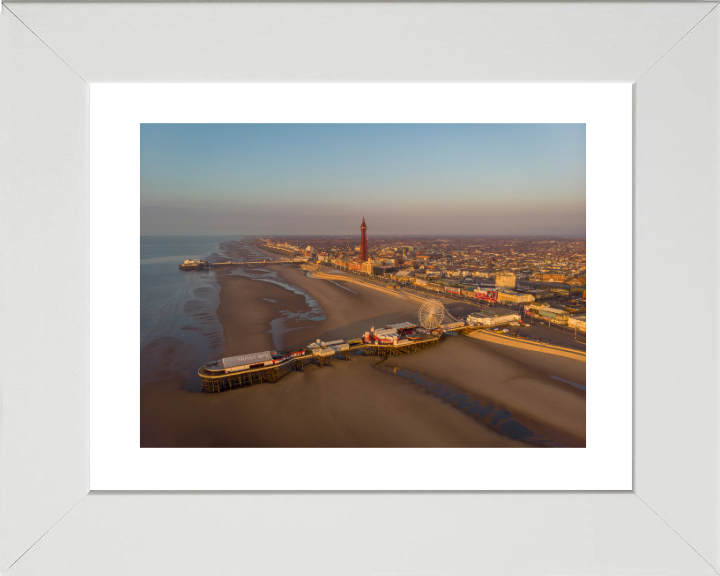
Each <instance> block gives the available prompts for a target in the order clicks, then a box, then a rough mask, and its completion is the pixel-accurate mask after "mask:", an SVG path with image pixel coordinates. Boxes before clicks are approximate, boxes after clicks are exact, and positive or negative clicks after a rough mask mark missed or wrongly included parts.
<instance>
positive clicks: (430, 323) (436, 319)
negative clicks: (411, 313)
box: [418, 300, 445, 330]
mask: <svg viewBox="0 0 720 576" xmlns="http://www.w3.org/2000/svg"><path fill="white" fill-rule="evenodd" d="M418 316H419V319H420V326H422V327H423V328H425V329H427V330H434V329H435V328H439V327H440V325H441V324H442V321H443V318H445V306H443V305H442V302H440V301H438V300H428V301H427V302H424V303H423V305H422V306H420V314H418Z"/></svg>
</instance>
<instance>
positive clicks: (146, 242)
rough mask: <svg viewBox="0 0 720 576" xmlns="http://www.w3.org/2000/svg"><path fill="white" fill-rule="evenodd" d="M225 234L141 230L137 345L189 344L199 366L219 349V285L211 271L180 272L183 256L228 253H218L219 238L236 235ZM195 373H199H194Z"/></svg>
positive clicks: (215, 256)
mask: <svg viewBox="0 0 720 576" xmlns="http://www.w3.org/2000/svg"><path fill="white" fill-rule="evenodd" d="M240 238H241V237H240V236H237V237H228V236H141V237H140V346H141V348H143V347H145V346H147V345H148V344H151V343H153V342H156V341H158V340H159V339H162V338H175V339H177V340H180V341H181V342H183V343H185V344H188V345H189V346H191V347H192V350H193V351H194V355H195V357H194V358H188V364H190V365H193V366H199V365H202V364H204V363H205V362H206V361H207V360H208V359H212V358H215V357H217V356H219V355H220V354H221V353H222V349H223V335H222V326H221V325H220V323H219V322H218V321H217V318H216V316H215V311H216V310H217V305H218V302H219V299H218V294H219V291H220V290H219V287H218V285H217V282H216V281H215V273H214V272H212V271H210V270H208V271H197V272H182V271H181V270H179V269H178V265H179V264H180V262H182V261H183V260H184V259H186V258H190V259H195V258H203V259H227V258H226V257H224V255H222V254H219V253H218V243H219V242H223V241H226V240H234V239H235V240H236V239H240ZM195 376H197V375H195Z"/></svg>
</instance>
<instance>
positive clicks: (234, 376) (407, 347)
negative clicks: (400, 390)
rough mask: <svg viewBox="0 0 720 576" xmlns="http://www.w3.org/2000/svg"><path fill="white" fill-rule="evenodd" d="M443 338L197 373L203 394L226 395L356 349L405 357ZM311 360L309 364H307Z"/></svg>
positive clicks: (328, 361)
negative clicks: (261, 366) (225, 372)
mask: <svg viewBox="0 0 720 576" xmlns="http://www.w3.org/2000/svg"><path fill="white" fill-rule="evenodd" d="M440 339H441V336H433V337H430V338H426V339H423V340H419V341H417V342H410V343H408V344H401V345H398V346H395V345H392V344H361V345H360V346H354V347H353V348H352V349H350V350H343V351H340V352H336V353H334V354H332V355H327V356H317V355H313V354H312V353H309V354H306V355H304V356H296V357H295V358H293V359H292V360H289V361H287V362H285V363H284V364H279V365H276V366H267V367H264V368H254V369H252V370H243V371H241V372H230V373H229V374H213V373H211V372H208V371H207V370H206V369H205V367H204V366H203V367H202V368H200V370H198V375H199V376H200V381H201V382H202V391H203V392H225V391H226V390H234V389H236V388H246V387H248V386H254V385H256V384H262V383H263V382H277V381H278V380H279V379H280V378H282V377H283V376H284V375H285V374H289V373H290V372H292V371H295V370H298V371H302V370H304V367H305V365H306V363H311V362H317V364H318V366H332V359H333V357H335V358H340V359H343V360H349V359H350V356H351V354H352V352H353V351H355V350H357V351H358V353H359V354H362V355H363V356H402V355H403V354H411V353H413V352H418V351H420V350H426V349H427V348H433V347H435V346H437V345H438V344H439V343H440ZM308 360H309V361H310V362H307V361H308Z"/></svg>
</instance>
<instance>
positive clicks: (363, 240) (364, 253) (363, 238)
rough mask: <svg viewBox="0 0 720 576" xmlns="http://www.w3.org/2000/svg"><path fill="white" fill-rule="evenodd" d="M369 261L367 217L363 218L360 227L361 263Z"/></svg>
mask: <svg viewBox="0 0 720 576" xmlns="http://www.w3.org/2000/svg"><path fill="white" fill-rule="evenodd" d="M367 261H368V247H367V224H365V216H363V221H362V224H361V225H360V262H367Z"/></svg>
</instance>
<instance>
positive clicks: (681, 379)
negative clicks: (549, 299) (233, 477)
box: [0, 2, 720, 575]
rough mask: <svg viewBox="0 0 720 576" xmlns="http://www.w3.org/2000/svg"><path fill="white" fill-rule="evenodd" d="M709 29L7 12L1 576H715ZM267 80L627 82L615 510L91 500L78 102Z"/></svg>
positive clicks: (176, 496)
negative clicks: (121, 92) (98, 85)
mask: <svg viewBox="0 0 720 576" xmlns="http://www.w3.org/2000/svg"><path fill="white" fill-rule="evenodd" d="M719 32H720V12H719V11H718V10H717V3H716V2H687V3H656V4H655V3H647V4H646V3H608V4H603V3H598V4H593V3H577V4H574V3H565V4H543V3H537V4H481V3H478V4H471V3H461V4H423V3H418V4H410V3H408V4H379V3H378V4H375V3H370V4H322V3H321V4H301V3H297V4H295V3H290V4H270V3H267V4H266V3H252V4H250V3H248V4H230V3H229V4H223V3H219V4H216V3H210V4H206V3H197V4H195V3H188V4H162V3H160V4H84V3H77V4H73V3H68V4H33V3H23V2H11V3H7V4H6V5H4V6H3V7H2V12H0V94H2V98H0V126H1V127H2V130H0V193H1V194H2V205H1V210H0V218H1V220H0V249H1V252H0V254H1V256H0V282H1V284H0V318H1V322H0V330H1V332H0V350H1V351H2V352H0V354H2V365H1V366H0V377H1V378H2V381H1V385H2V390H1V392H2V396H0V401H1V403H2V404H1V410H2V413H1V415H0V416H1V418H2V437H1V441H2V445H1V450H2V452H1V453H0V466H1V468H0V474H1V476H0V570H2V571H3V573H5V572H7V573H8V574H12V575H24V574H47V573H55V574H98V573H102V574H116V573H117V574H127V573H132V574H158V573H160V574H166V573H173V574H183V573H224V574H240V573H262V574H286V573H292V574H337V573H350V574H467V573H487V574H497V573H503V574H608V573H614V574H668V575H670V574H689V575H705V574H707V575H711V574H717V573H718V570H720V517H719V514H720V488H718V487H719V486H720V478H719V472H718V469H719V467H718V465H719V464H720V462H719V461H718V460H719V459H720V450H719V446H720V444H719V443H718V433H719V432H720V431H719V430H718V426H717V421H718V411H719V409H720V399H719V398H720V397H719V395H718V374H717V363H716V361H715V356H716V353H717V348H718V346H717V345H718V337H717V335H716V333H715V330H714V320H715V319H716V316H717V304H716V303H715V302H714V301H713V296H714V294H715V293H717V291H718V283H719V281H718V278H717V276H716V274H717V266H718V261H717V257H718V246H719V244H718V242H717V230H716V229H717V221H718V211H717V198H718V196H717V194H718V178H719V176H718V175H719V174H720V172H718V158H720V154H718V152H719V147H720V146H719V144H720V139H719V138H718V106H719V105H720V89H719V86H720V83H719V80H720V56H719V54H720V51H719V50H718V48H719V47H720V44H719V40H720V34H719ZM281 80H282V81H289V82H308V81H309V82H313V81H350V80H354V81H365V82H369V81H374V82H387V81H396V82H397V81H409V80H412V81H421V82H437V81H443V82H446V81H464V82H496V81H556V82H558V81H564V82H572V81H583V82H585V81H596V82H627V81H631V82H634V83H635V92H634V94H635V156H634V162H635V191H634V205H635V214H634V222H635V242H634V247H633V250H634V258H635V260H634V278H633V290H632V294H633V296H634V306H635V318H634V457H635V464H634V482H633V490H632V491H629V492H614V493H602V492H590V493H588V492H583V493H576V492H571V493H561V492H553V493H521V492H510V493H504V492H469V493H465V492H454V493H417V492H413V493H393V494H387V493H373V494H367V493H356V492H352V493H308V492H303V493H273V494H268V493H262V492H244V493H232V492H230V493H227V492H225V493H213V494H209V493H196V492H193V493H171V494H167V493H165V494H160V493H137V492H134V493H119V492H104V493H88V486H89V478H88V454H89V452H88V434H87V422H88V382H89V366H88V359H89V349H90V346H95V345H102V343H98V342H91V341H90V334H89V317H88V310H89V308H88V286H89V284H88V273H89V269H88V266H89V258H88V254H89V247H88V237H89V236H88V230H89V206H88V198H89V196H88V186H89V182H88V158H87V150H88V135H89V126H88V115H87V110H88V102H89V100H88V99H89V90H88V86H89V84H90V83H95V82H109V81H112V82H130V81H134V82H150V81H152V82H168V81H175V82H177V81H192V82H227V81H233V82H243V81H244V82H255V81H281ZM609 233H611V226H609ZM678 268H679V269H680V271H681V273H680V274H679V276H680V278H678V277H677V276H674V274H676V273H675V270H677V269H678ZM686 271H692V272H691V273H688V272H686ZM683 273H684V274H685V275H684V276H683ZM681 278H682V280H680V279H681ZM689 283H692V284H691V286H692V287H694V289H696V290H697V289H699V290H701V291H702V292H701V293H702V294H703V296H702V298H701V301H700V302H696V303H695V306H697V308H696V310H699V311H702V315H699V316H694V315H691V316H690V317H691V318H692V321H693V322H696V323H698V324H699V325H698V326H694V325H690V324H688V323H687V322H684V323H682V326H681V327H680V329H678V328H677V327H675V326H673V325H671V320H668V318H670V316H669V313H668V315H667V316H666V315H664V314H663V310H664V307H668V306H669V305H671V304H672V303H673V301H672V300H671V299H672V297H673V295H675V294H676V293H678V291H679V290H682V289H683V288H685V289H687V287H689ZM627 284H629V283H627ZM628 288H629V286H628V285H625V286H624V289H628ZM685 305H686V306H687V304H685ZM23 358H30V359H32V360H33V361H42V362H43V363H44V364H47V365H50V366H52V371H51V372H49V373H46V374H45V375H44V376H42V377H41V376H40V375H38V376H33V375H32V374H26V373H25V372H23V371H22V370H21V369H19V368H22V363H21V362H22V360H20V359H23Z"/></svg>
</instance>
